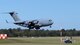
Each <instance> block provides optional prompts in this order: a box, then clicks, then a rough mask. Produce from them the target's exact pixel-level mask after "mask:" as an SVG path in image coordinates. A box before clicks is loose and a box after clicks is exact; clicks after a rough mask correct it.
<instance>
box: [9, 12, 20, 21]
mask: <svg viewBox="0 0 80 45" xmlns="http://www.w3.org/2000/svg"><path fill="white" fill-rule="evenodd" d="M9 14H10V15H11V17H12V18H13V19H14V21H20V19H19V17H18V16H17V13H16V12H9Z"/></svg>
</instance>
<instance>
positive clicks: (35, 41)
mask: <svg viewBox="0 0 80 45" xmlns="http://www.w3.org/2000/svg"><path fill="white" fill-rule="evenodd" d="M0 45H80V37H73V43H72V44H65V43H63V42H61V40H60V37H34V38H26V37H24V38H20V37H18V38H17V37H16V38H14V37H12V38H8V39H5V40H0Z"/></svg>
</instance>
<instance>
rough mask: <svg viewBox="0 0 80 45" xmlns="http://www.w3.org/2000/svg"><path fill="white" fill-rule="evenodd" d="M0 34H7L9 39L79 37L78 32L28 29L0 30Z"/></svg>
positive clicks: (71, 30) (79, 32)
mask: <svg viewBox="0 0 80 45" xmlns="http://www.w3.org/2000/svg"><path fill="white" fill-rule="evenodd" d="M0 34H8V36H9V37H48V36H49V37H53V36H80V30H76V29H67V30H65V29H61V30H28V29H21V28H17V29H15V28H14V29H11V28H9V29H0Z"/></svg>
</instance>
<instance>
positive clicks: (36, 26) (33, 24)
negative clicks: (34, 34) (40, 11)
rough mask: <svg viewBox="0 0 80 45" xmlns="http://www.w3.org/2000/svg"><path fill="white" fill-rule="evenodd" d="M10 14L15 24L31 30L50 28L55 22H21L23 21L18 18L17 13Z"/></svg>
mask: <svg viewBox="0 0 80 45" xmlns="http://www.w3.org/2000/svg"><path fill="white" fill-rule="evenodd" d="M8 14H10V15H11V17H12V18H13V19H14V21H15V22H14V24H16V25H19V26H22V27H27V28H29V29H40V28H41V27H46V26H50V27H51V25H52V24H53V21H52V20H51V19H48V20H26V21H21V19H20V18H19V17H18V16H17V13H16V12H14V11H13V12H8Z"/></svg>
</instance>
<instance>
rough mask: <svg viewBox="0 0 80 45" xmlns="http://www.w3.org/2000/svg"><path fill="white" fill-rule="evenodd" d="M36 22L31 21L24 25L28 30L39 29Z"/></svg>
mask: <svg viewBox="0 0 80 45" xmlns="http://www.w3.org/2000/svg"><path fill="white" fill-rule="evenodd" d="M38 22H39V21H37V20H33V21H29V22H28V23H27V22H26V25H27V27H28V28H29V29H33V28H35V29H40V28H39V26H38Z"/></svg>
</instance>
